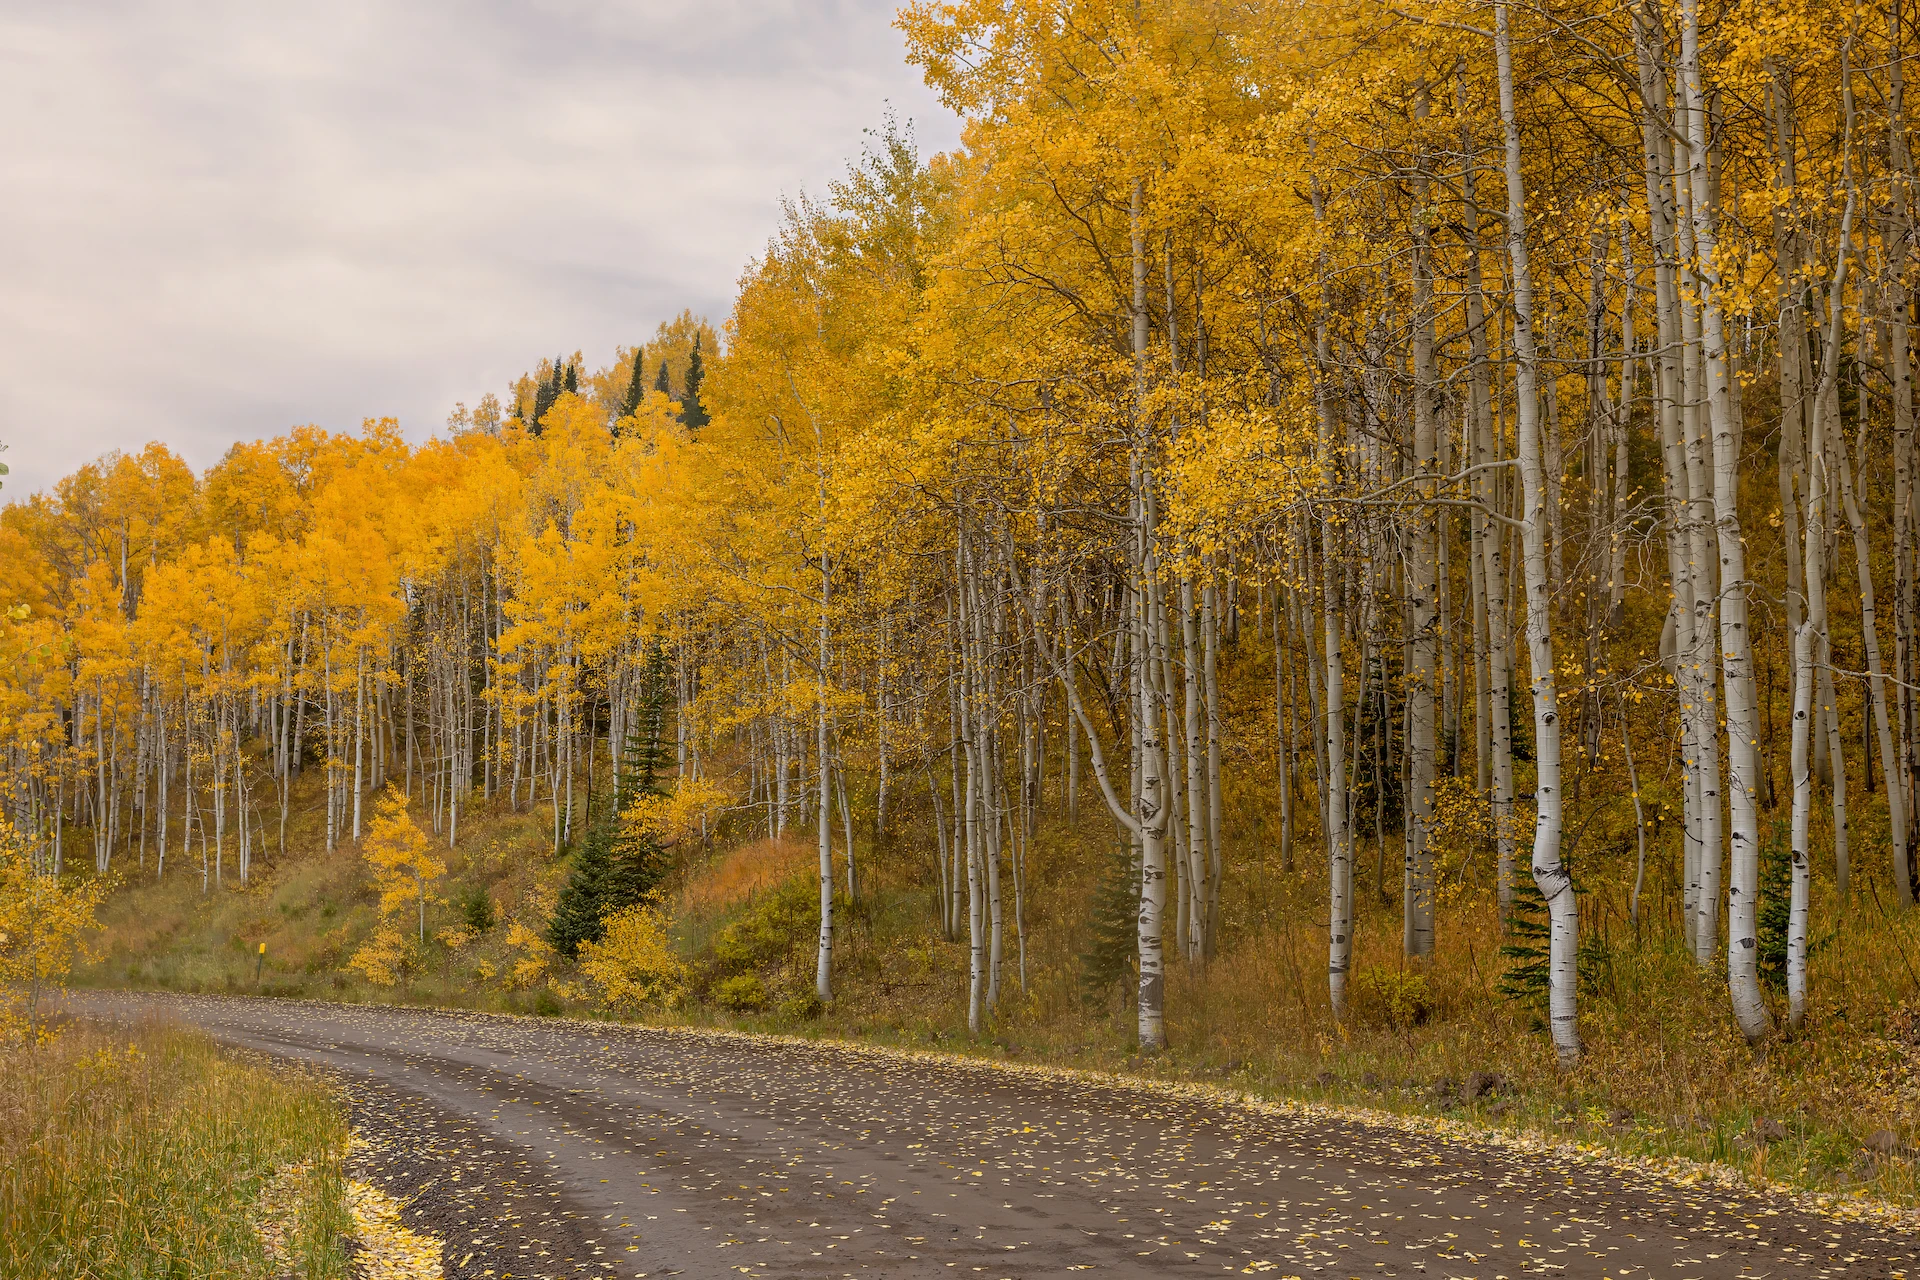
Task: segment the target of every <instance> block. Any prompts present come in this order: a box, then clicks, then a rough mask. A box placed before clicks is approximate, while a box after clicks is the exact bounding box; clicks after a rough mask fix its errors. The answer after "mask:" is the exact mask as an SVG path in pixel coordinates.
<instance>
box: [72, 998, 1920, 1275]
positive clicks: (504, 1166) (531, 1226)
mask: <svg viewBox="0 0 1920 1280" xmlns="http://www.w3.org/2000/svg"><path fill="white" fill-rule="evenodd" d="M72 1004H73V1005H74V1007H75V1008H76V1009H77V1010H78V1011H81V1012H85V1013H89V1014H92V1015H95V1016H116V1017H134V1016H138V1015H140V1014H142V1013H144V1012H147V1011H160V1012H164V1013H166V1014H169V1015H171V1016H173V1017H176V1018H179V1019H182V1020H184V1021H189V1022H192V1023H195V1024H198V1025H199V1026H202V1027H204V1028H206V1029H207V1030H208V1031H210V1032H212V1033H213V1034H214V1035H216V1036H218V1037H219V1038H221V1039H222V1040H225V1041H228V1042H230V1043H233V1044H236V1045H242V1046H246V1047H248V1048H252V1049H257V1050H261V1051H264V1052H267V1053H270V1054H274V1055H278V1056H280V1057H284V1058H291V1059H298V1060H300V1061H304V1062H309V1063H315V1064H318V1065H321V1066H323V1067H325V1068H328V1069H330V1070H332V1071H335V1072H337V1073H338V1074H339V1076H340V1077H341V1078H342V1079H343V1080H344V1081H345V1083H346V1087H347V1090H348V1093H349V1095H350V1096H351V1098H352V1100H353V1107H354V1113H355V1114H354V1123H355V1127H356V1130H357V1131H358V1132H360V1133H361V1134H362V1135H364V1137H365V1138H366V1140H367V1142H368V1148H367V1150H366V1151H365V1152H364V1153H363V1155H362V1156H361V1162H362V1165H361V1167H362V1176H366V1177H368V1178H370V1179H371V1180H372V1181H374V1182H376V1183H378V1184H379V1185H381V1186H383V1187H385V1189H387V1190H388V1191H390V1192H392V1193H393V1194H395V1195H397V1196H399V1197H400V1198H401V1199H402V1200H405V1201H407V1202H408V1203H409V1205H410V1209H409V1211H408V1217H409V1221H410V1223H411V1224H413V1225H415V1226H416V1227H417V1228H419V1229H423V1230H426V1231H429V1232H431V1233H432V1234H433V1235H435V1236H436V1237H438V1238H439V1239H440V1240H442V1241H443V1242H444V1244H445V1263H446V1274H447V1275H448V1276H450V1277H469V1276H472V1277H495V1278H496V1280H506V1278H507V1277H532V1276H623V1277H625V1276H662V1275H684V1276H698V1277H706V1276H716V1277H717V1276H764V1277H778V1276H841V1275H872V1276H889V1277H892V1276H900V1277H920V1276H974V1275H978V1276H985V1277H1040V1276H1063V1275H1067V1274H1069V1273H1071V1272H1077V1271H1088V1272H1092V1273H1095V1274H1098V1275H1103V1276H1147V1275H1154V1276H1159V1275H1167V1274H1176V1275H1177V1274H1192V1275H1196V1276H1198V1275H1203V1274H1214V1275H1218V1274H1222V1273H1233V1274H1262V1273H1271V1274H1273V1275H1275V1276H1299V1277H1308V1276H1329V1277H1335V1276H1337V1277H1352V1276H1360V1277H1376V1276H1377V1277H1404V1276H1426V1277H1433V1278H1434V1280H1439V1278H1440V1277H1485V1278H1487V1280H1492V1278H1494V1277H1501V1276H1510V1277H1519V1276H1527V1275H1547V1276H1569V1277H1596V1278H1598V1277H1610V1278H1612V1280H1623V1278H1626V1277H1642V1276H1649V1277H1674V1278H1676V1280H1677V1278H1680V1277H1722V1276H1835V1277H1838V1276H1846V1277H1849V1278H1852V1280H1868V1278H1869V1277H1898V1276H1912V1277H1920V1236H1916V1235H1906V1234H1902V1233H1900V1232H1898V1231H1895V1230H1892V1229H1889V1228H1885V1227H1880V1226H1874V1225H1871V1224H1862V1223H1847V1222H1836V1221H1830V1220H1828V1219H1826V1218H1823V1217H1819V1216H1814V1215H1811V1214H1807V1213H1803V1212H1801V1211H1799V1210H1797V1209H1795V1208H1793V1207H1792V1206H1791V1205H1789V1204H1787V1203H1785V1202H1777V1203H1776V1202H1772V1201H1769V1200H1767V1199H1765V1198H1762V1197H1757V1196H1753V1195H1749V1194H1745V1193H1734V1192H1730V1191H1727V1190H1724V1189H1716V1188H1711V1187H1700V1186H1682V1185H1679V1184H1676V1183H1672V1182H1667V1181H1664V1180H1657V1179H1651V1178H1649V1177H1645V1176H1642V1175H1633V1176H1631V1177H1624V1176H1622V1175H1621V1174H1619V1173H1618V1172H1616V1171H1613V1170H1610V1169H1609V1168H1608V1167H1606V1166H1601V1165H1596V1164H1592V1163H1587V1162H1584V1161H1579V1160H1572V1159H1562V1158H1559V1157H1550V1156H1544V1155H1541V1154H1540V1153H1537V1152H1535V1153H1524V1152H1518V1151H1513V1150H1508V1149H1505V1148H1501V1147H1496V1146H1491V1145H1480V1144H1470V1143H1463V1142H1457V1141H1448V1140H1442V1139H1438V1138H1434V1137H1431V1136H1427V1135H1423V1134H1419V1133H1415V1132H1409V1131H1407V1130H1404V1129H1401V1128H1396V1127H1392V1126H1388V1125H1379V1126H1376V1125H1371V1124H1361V1123H1357V1122H1355V1121H1353V1120H1350V1119H1341V1118H1329V1117H1324V1116H1308V1115H1291V1114H1282V1115H1276V1114H1268V1113H1265V1112H1261V1111H1257V1110H1254V1109H1251V1108H1244V1107H1240V1106H1237V1105H1230V1104H1226V1103H1221V1102H1214V1101H1209V1100H1206V1099H1203V1098H1196V1097H1180V1096H1174V1095H1172V1094H1170V1093H1167V1092H1164V1091H1155V1090H1153V1089H1152V1088H1150V1087H1144V1086H1143V1087H1140V1088H1134V1087H1131V1086H1128V1085H1125V1084H1108V1083H1102V1082H1098V1081H1094V1080H1090V1079H1086V1078H1078V1077H1070V1076H1048V1075H1045V1074H1040V1073H1020V1072H1010V1071H1004V1070H999V1069H995V1068H993V1067H990V1066H984V1065H973V1064H969V1063H966V1062H962V1061H951V1060H945V1059H930V1058H925V1057H914V1056H907V1055H888V1054H885V1053H880V1052H869V1051H863V1050H858V1049H848V1048H837V1047H825V1046H816V1045H798V1044H793V1043H788V1042H784V1041H778V1040H772V1039H757V1038H752V1037H743V1036H725V1035H712V1034H703V1033H696V1032H680V1031H658V1030H649V1029H644V1028H629V1027H613V1026H606V1027H602V1026H598V1025H594V1024H585V1023H577V1022H555V1021H538V1020H528V1019H509V1018H498V1017H491V1016H487V1015H480V1014H461V1013H434V1012H421V1011H414V1010H394V1009H381V1008H365V1007H357V1006H337V1005H326V1004H314V1003H305V1002H292V1001H273V1000H243V999H228V998H215V997H163V996H144V995H143V996H132V995H118V994H107V993H76V994H75V995H74V996H73V997H72Z"/></svg>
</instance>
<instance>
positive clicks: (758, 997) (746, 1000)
mask: <svg viewBox="0 0 1920 1280" xmlns="http://www.w3.org/2000/svg"><path fill="white" fill-rule="evenodd" d="M709 998H710V999H711V1000H712V1001H713V1003H714V1004H716V1005H718V1006H720V1007H721V1008H722V1009H726V1010H728V1011H730V1012H732V1013H757V1012H759V1011H760V1010H762V1009H764V1008H766V1007H767V984H766V983H764V982H762V981H760V975H759V974H757V973H737V974H735V975H734V976H733V977H731V978H723V979H721V980H720V981H719V982H718V983H716V984H714V988H713V991H712V992H711V994H710V996H709Z"/></svg>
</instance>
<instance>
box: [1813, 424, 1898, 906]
mask: <svg viewBox="0 0 1920 1280" xmlns="http://www.w3.org/2000/svg"><path fill="white" fill-rule="evenodd" d="M1835 445H1836V448H1837V449H1838V450H1839V451H1840V453H1841V455H1842V462H1841V465H1840V468H1839V471H1840V501H1841V504H1842V506H1843V507H1844V508H1845V510H1846V514H1847V523H1848V524H1849V525H1850V526H1852V529H1853V556H1854V569H1855V572H1856V574H1857V575H1858V579H1859V584H1860V635H1861V643H1862V645H1863V647H1864V648H1865V649H1866V655H1867V700H1868V701H1869V702H1871V703H1872V704H1873V728H1874V732H1875V734H1876V736H1877V737H1878V739H1879V747H1880V773H1881V776H1882V777H1883V778H1885V779H1886V782H1887V831H1888V835H1889V837H1890V841H1891V844H1892V846H1893V850H1892V852H1893V900H1894V902H1895V903H1896V904H1897V905H1899V906H1901V907H1908V906H1911V905H1913V898H1912V893H1913V888H1912V886H1913V880H1912V876H1911V874H1910V872H1909V869H1908V868H1909V865H1910V863H1909V853H1908V848H1907V815H1906V803H1905V802H1906V796H1905V794H1904V793H1905V790H1906V788H1904V787H1903V786H1901V785H1900V759H1899V756H1898V755H1897V754H1896V753H1895V751H1894V746H1893V725H1892V723H1891V721H1890V720H1889V719H1888V716H1887V700H1888V688H1887V677H1886V671H1885V669H1884V667H1883V666H1882V664H1881V658H1880V624H1879V613H1878V611H1877V610H1876V609H1875V607H1874V594H1873V560H1872V556H1873V552H1872V548H1871V546H1870V545H1869V542H1868V537H1867V521H1866V517H1865V516H1863V515H1862V514H1861V512H1860V504H1859V503H1858V501H1856V500H1855V498H1854V492H1853V475H1852V470H1851V468H1850V467H1849V466H1848V465H1847V463H1846V461H1845V453H1846V435H1845V433H1844V432H1836V433H1835ZM1863 461H1864V459H1863ZM1795 665H1796V666H1797V665H1798V664H1797V663H1796V664H1795ZM1869 777H1871V776H1870V775H1869Z"/></svg>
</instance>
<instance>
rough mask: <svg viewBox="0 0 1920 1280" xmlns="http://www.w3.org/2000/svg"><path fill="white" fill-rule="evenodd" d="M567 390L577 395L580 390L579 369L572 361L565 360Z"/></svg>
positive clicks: (570, 393)
mask: <svg viewBox="0 0 1920 1280" xmlns="http://www.w3.org/2000/svg"><path fill="white" fill-rule="evenodd" d="M567 392H568V394H569V395H578V394H579V392H580V369H579V366H577V365H575V364H574V363H573V361H571V360H569V361H567Z"/></svg>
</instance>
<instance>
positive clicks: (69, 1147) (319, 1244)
mask: <svg viewBox="0 0 1920 1280" xmlns="http://www.w3.org/2000/svg"><path fill="white" fill-rule="evenodd" d="M0 1081H3V1082H4V1083H0V1277H7V1278H8V1280H11V1278H12V1277H20V1278H21V1280H27V1278H29V1277H33V1278H36V1280H37V1278H38V1277H46V1276H87V1277H89V1278H96V1277H97V1278H100V1280H107V1278H118V1277H127V1278H128V1280H132V1278H133V1277H140V1278H141V1280H146V1278H148V1277H173V1276H180V1277H188V1276H191V1277H235V1278H242V1277H270V1276H271V1277H279V1276H286V1275H293V1276H298V1277H302V1278H303V1280H334V1278H336V1277H339V1278H342V1280H344V1277H345V1276H346V1275H347V1274H348V1270H347V1260H346V1254H345V1251H344V1249H343V1247H342V1241H343V1238H344V1237H345V1236H346V1235H347V1234H348V1232H349V1231H350V1226H349V1217H348V1214H347V1208H346V1202H345V1181H344V1177H345V1175H344V1161H345V1157H346V1149H347V1141H346V1139H347V1134H346V1117H345V1113H344V1111H343V1110H342V1108H341V1106H340V1104H339V1100H338V1099H337V1097H336V1096H335V1094H334V1092H333V1090H332V1089H331V1088H330V1087H328V1085H327V1084H326V1083H325V1082H323V1081H321V1080H319V1079H317V1078H315V1077H313V1076H311V1075H307V1074H305V1073H301V1072H296V1071H292V1070H288V1069H285V1068H281V1067H276V1066H268V1065H266V1064H263V1063H260V1062H257V1061H253V1060H250V1059H246V1058H242V1057H238V1056H235V1055H233V1054H231V1053H229V1052H226V1051H224V1050H222V1049H219V1048H218V1047H216V1046H215V1045H214V1043H213V1042H212V1041H211V1040H209V1039H208V1038H207V1037H205V1036H203V1035H201V1034H199V1033H197V1032H193V1031H188V1030H183V1029H179V1028H175V1027H171V1026H167V1025H163V1024H158V1023H150V1024H146V1025H142V1026H140V1027H137V1028H134V1029H131V1030H124V1029H120V1030H108V1029H105V1028H100V1027H95V1026H93V1025H91V1024H88V1023H84V1022H78V1023H72V1024H69V1025H68V1026H67V1027H66V1028H65V1029H64V1030H63V1032H62V1033H61V1034H60V1035H59V1036H58V1037H57V1038H55V1039H53V1040H52V1041H50V1042H48V1043H44V1044H41V1045H38V1046H34V1047H26V1046H22V1047H17V1048H12V1049H9V1050H6V1051H5V1052H4V1054H0Z"/></svg>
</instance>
